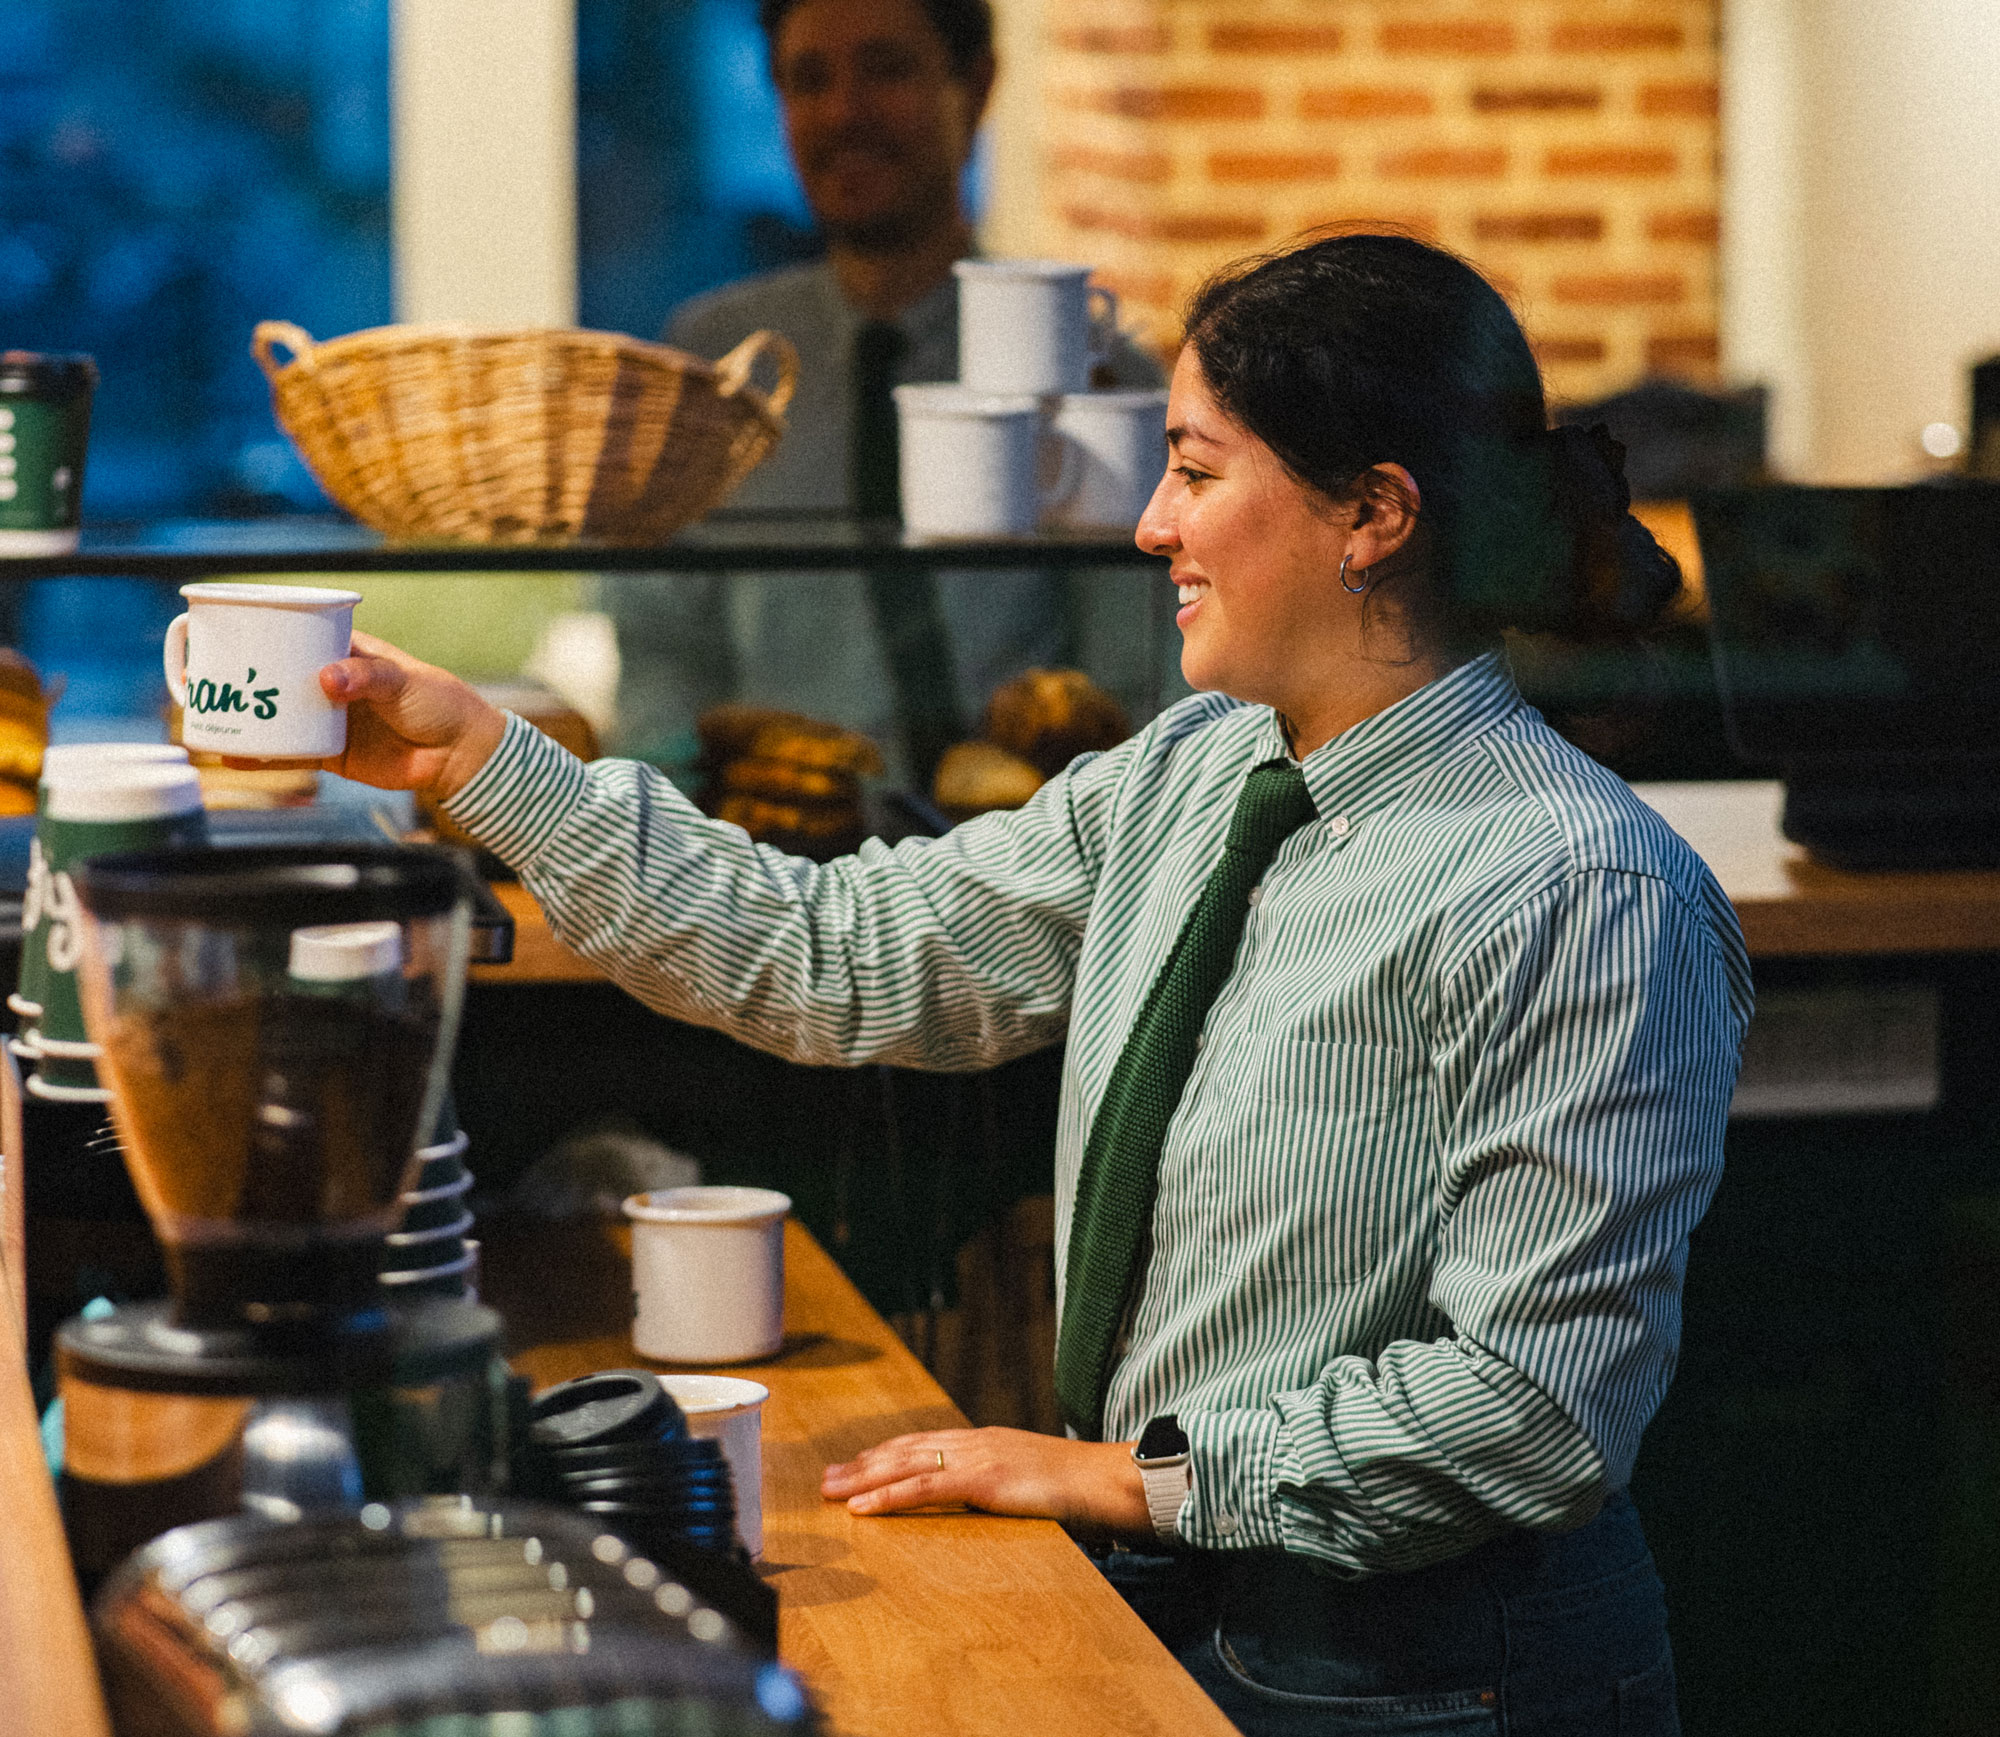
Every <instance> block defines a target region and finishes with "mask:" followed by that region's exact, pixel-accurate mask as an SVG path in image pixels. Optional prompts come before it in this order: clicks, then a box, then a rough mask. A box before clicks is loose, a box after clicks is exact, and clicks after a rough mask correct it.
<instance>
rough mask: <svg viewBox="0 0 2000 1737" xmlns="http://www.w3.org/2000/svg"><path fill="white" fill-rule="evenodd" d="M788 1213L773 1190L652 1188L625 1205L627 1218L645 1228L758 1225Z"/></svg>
mask: <svg viewBox="0 0 2000 1737" xmlns="http://www.w3.org/2000/svg"><path fill="white" fill-rule="evenodd" d="M791 1210H792V1201H791V1197H790V1196H789V1195H785V1194H780V1193H779V1192H778V1191H777V1190H776V1189H775V1188H656V1189H654V1190H653V1191H652V1192H651V1193H650V1194H634V1195H632V1196H630V1197H629V1198H628V1199H627V1200H626V1202H625V1216H626V1217H627V1218H633V1219H642V1220H644V1221H645V1222H646V1223H648V1224H759V1223H762V1222H763V1221H764V1220H766V1219H771V1218H783V1217H784V1216H785V1214H786V1213H788V1212H790V1211H791Z"/></svg>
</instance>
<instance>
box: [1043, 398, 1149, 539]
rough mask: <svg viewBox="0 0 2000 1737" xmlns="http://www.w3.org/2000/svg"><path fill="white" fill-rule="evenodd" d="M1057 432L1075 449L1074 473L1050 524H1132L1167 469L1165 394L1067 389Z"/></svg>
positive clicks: (1105, 527)
mask: <svg viewBox="0 0 2000 1737" xmlns="http://www.w3.org/2000/svg"><path fill="white" fill-rule="evenodd" d="M1055 431H1056V433H1057V434H1058V435H1059V436H1060V437H1061V438H1062V439H1064V440H1065V441H1067V442H1069V444H1070V445H1071V446H1072V447H1074V448H1075V450H1076V463H1077V477H1076V486H1075V489H1074V491H1073V492H1072V493H1071V494H1070V495H1069V497H1068V498H1067V499H1066V500H1064V501H1062V502H1060V503H1059V504H1058V505H1057V506H1056V508H1055V509H1054V512H1053V515H1052V518H1053V522H1054V523H1055V524H1057V525H1060V526H1063V527H1065V528H1066V529H1069V530H1076V531H1131V530H1132V529H1133V528H1134V527H1136V526H1137V525H1138V523H1139V515H1140V514H1141V513H1143V512H1144V511H1145V510H1146V503H1147V502H1148V501H1149V500H1151V499H1152V498H1153V491H1154V490H1155V489H1156V488H1158V487H1159V486H1160V478H1161V476H1162V475H1164V474H1165V472H1166V468H1167V395H1166V393H1165V392H1164V391H1133V392H1068V393H1065V394H1064V395H1063V397H1062V399H1061V400H1060V401H1059V403H1058V404H1057V407H1056V414H1055Z"/></svg>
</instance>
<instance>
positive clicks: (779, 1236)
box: [625, 1188, 792, 1363]
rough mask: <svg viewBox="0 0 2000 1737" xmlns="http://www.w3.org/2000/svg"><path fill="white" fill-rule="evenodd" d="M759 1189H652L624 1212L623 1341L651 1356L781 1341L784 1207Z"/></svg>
mask: <svg viewBox="0 0 2000 1737" xmlns="http://www.w3.org/2000/svg"><path fill="white" fill-rule="evenodd" d="M791 1209H792V1203H791V1201H790V1199H789V1198H787V1197H786V1196H785V1195H782V1194H779V1193H778V1192H776V1191H775V1190H774V1189H769V1188H656V1189H654V1190H653V1191H652V1193H650V1194H634V1195H632V1196H631V1197H630V1198H629V1199H628V1200H627V1201H626V1202H625V1216H626V1217H627V1218H628V1219H630V1220H631V1221H632V1304H633V1319H632V1343H633V1345H634V1346H635V1347H636V1348H637V1349H638V1351H639V1353H640V1355H641V1356H645V1357H651V1358H653V1359H655V1360H656V1361H658V1362H661V1363H748V1362H750V1361H752V1360H753V1359H755V1358H758V1357H774V1356H776V1355H777V1353H778V1350H779V1347H781V1346H782V1345H783V1344H784V1342H785V1214H786V1213H788V1212H790V1211H791Z"/></svg>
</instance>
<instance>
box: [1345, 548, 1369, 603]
mask: <svg viewBox="0 0 2000 1737" xmlns="http://www.w3.org/2000/svg"><path fill="white" fill-rule="evenodd" d="M1353 559H1354V556H1353V554H1352V552H1350V553H1348V554H1345V555H1343V556H1341V558H1340V588H1341V590H1343V591H1345V592H1346V593H1347V594H1348V596H1350V597H1359V596H1360V595H1361V594H1362V592H1364V591H1366V590H1367V589H1368V578H1367V574H1368V569H1367V568H1366V567H1364V568H1362V569H1361V571H1360V573H1359V574H1357V575H1356V577H1357V578H1359V579H1360V581H1361V583H1360V584H1359V585H1350V584H1348V582H1347V563H1348V562H1350V561H1352V560H1353Z"/></svg>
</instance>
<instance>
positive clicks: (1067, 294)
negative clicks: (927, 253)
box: [951, 259, 1118, 397]
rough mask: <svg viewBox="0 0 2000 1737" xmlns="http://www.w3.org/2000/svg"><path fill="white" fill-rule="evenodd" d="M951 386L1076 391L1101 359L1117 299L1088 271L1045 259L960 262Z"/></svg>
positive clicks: (1107, 350) (1113, 327)
mask: <svg viewBox="0 0 2000 1737" xmlns="http://www.w3.org/2000/svg"><path fill="white" fill-rule="evenodd" d="M951 269H952V271H953V273H954V274H955V275H956V276H957V278H958V381H959V384H960V385H961V386H966V387H970V388H972V389H973V390H974V391H979V392H1024V393H1028V394H1030V395H1031V396H1035V397H1048V396H1052V395H1054V394H1055V393H1058V392H1082V391H1084V390H1085V389H1086V388H1087V387H1088V386H1089V385H1090V370H1091V366H1092V364H1093V363H1097V362H1103V361H1105V360H1107V359H1108V358H1109V356H1110V354H1111V344H1112V339H1113V337H1114V336H1115V335H1116V333H1117V330H1118V298H1117V296H1115V295H1113V294H1112V292H1111V291H1110V290H1108V289H1102V288H1099V287H1097V286H1095V285H1093V284H1092V283H1091V281H1090V267H1089V266H1087V265H1072V264H1069V263H1067V262H1065V261H1062V260H1053V259H961V260H959V261H958V263H957V264H955V265H954V266H953V267H952V268H951Z"/></svg>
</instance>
